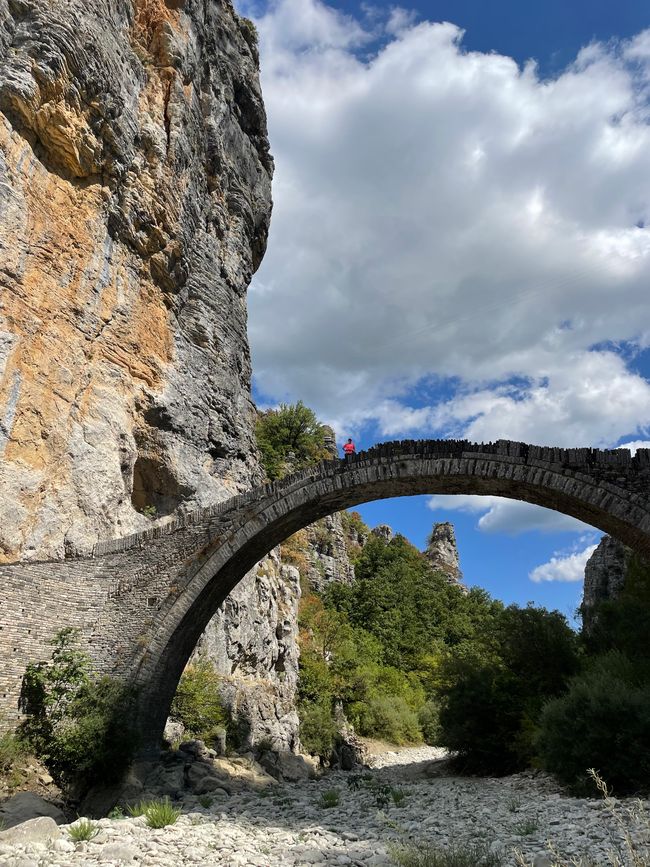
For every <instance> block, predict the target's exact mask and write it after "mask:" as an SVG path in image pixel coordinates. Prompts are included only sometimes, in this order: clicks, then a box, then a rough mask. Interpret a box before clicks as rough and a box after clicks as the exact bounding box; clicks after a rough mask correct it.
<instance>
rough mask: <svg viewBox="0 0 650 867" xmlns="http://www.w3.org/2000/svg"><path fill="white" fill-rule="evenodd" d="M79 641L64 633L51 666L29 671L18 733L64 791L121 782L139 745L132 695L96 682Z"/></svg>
mask: <svg viewBox="0 0 650 867" xmlns="http://www.w3.org/2000/svg"><path fill="white" fill-rule="evenodd" d="M77 635H78V633H77V630H74V629H70V628H66V629H62V630H61V631H60V632H58V633H57V635H56V636H55V637H54V638H53V639H52V641H51V644H52V646H53V647H54V650H53V652H52V658H51V660H50V661H49V662H38V663H30V664H29V665H28V666H27V670H26V672H25V677H24V679H23V689H22V694H21V708H22V710H23V711H24V713H25V714H26V719H25V720H24V721H23V722H22V723H21V725H20V728H19V733H20V736H21V737H22V738H24V740H25V741H26V742H27V744H28V745H29V746H30V747H31V749H32V750H33V751H34V753H35V754H36V756H38V758H40V759H41V760H42V761H43V762H44V763H45V764H46V766H47V768H48V770H49V771H50V773H51V774H52V776H53V777H54V778H55V779H56V780H57V782H58V783H59V784H60V785H66V784H68V783H71V782H75V783H76V784H77V785H80V786H82V787H83V786H85V785H89V784H90V783H98V782H101V783H110V782H114V781H116V780H117V779H119V777H120V776H121V774H122V773H123V771H124V770H125V769H126V768H127V767H128V765H129V764H130V762H131V759H132V756H133V753H134V751H135V747H136V745H137V744H136V740H135V736H134V732H133V730H132V729H131V728H130V726H129V724H128V721H129V719H130V718H131V714H130V712H129V711H130V707H131V705H132V703H133V700H134V693H133V691H132V690H131V689H129V688H128V687H126V686H125V685H124V684H122V683H120V682H118V681H115V680H112V679H111V678H109V677H101V678H96V677H95V676H94V675H93V673H92V671H91V667H90V660H89V658H88V657H87V655H86V654H85V653H83V652H82V651H81V650H79V648H78V647H77V646H76V643H77Z"/></svg>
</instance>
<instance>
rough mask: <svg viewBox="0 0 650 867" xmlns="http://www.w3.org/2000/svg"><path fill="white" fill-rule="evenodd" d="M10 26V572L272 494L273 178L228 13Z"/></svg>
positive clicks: (3, 243) (40, 18)
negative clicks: (251, 319) (266, 349)
mask: <svg viewBox="0 0 650 867" xmlns="http://www.w3.org/2000/svg"><path fill="white" fill-rule="evenodd" d="M0 22H1V24H2V26H0V263H1V264H0V452H1V457H2V463H1V465H0V490H1V491H2V497H1V498H0V559H1V560H4V561H12V560H15V559H19V558H20V559H29V558H38V559H42V558H60V557H63V556H64V555H65V554H71V553H76V552H87V551H88V550H89V549H90V548H91V546H92V545H93V543H94V542H95V541H97V540H98V539H100V538H107V537H110V536H121V535H124V534H125V533H128V532H130V531H132V530H135V529H141V528H143V527H144V526H146V525H147V523H148V522H149V521H151V520H152V519H155V518H156V517H159V516H162V515H165V514H169V513H171V512H173V511H176V510H178V509H181V510H183V509H188V508H191V507H194V506H197V505H205V504H208V503H211V502H214V501H215V500H217V499H220V498H224V497H227V496H230V495H231V494H233V493H236V492H238V491H240V490H242V489H244V488H246V487H248V486H249V484H250V483H251V482H253V481H258V480H259V475H258V473H257V469H256V462H255V456H254V444H253V434H252V431H253V422H254V413H253V407H252V404H251V400H250V392H249V383H250V359H249V351H248V343H247V338H246V300H245V291H246V288H247V285H248V282H249V281H250V278H251V275H252V273H253V271H254V269H255V268H256V267H257V265H258V264H259V261H260V259H261V256H262V255H263V252H264V249H265V244H266V236H267V229H268V221H269V214H270V207H271V205H270V175H271V171H272V161H271V158H270V157H269V152H268V142H267V138H266V123H265V116H264V109H263V105H262V101H261V96H260V91H259V85H258V75H257V49H256V45H255V41H254V34H253V33H252V30H251V28H250V26H249V24H248V23H247V22H245V21H243V20H240V19H238V17H237V16H236V14H235V13H234V11H233V8H232V6H231V4H230V2H228V0H210V2H207V3H203V2H200V3H199V2H198V0H187V2H176V3H172V2H169V3H168V4H165V3H163V2H162V0H136V2H135V3H133V2H132V0H111V2H109V0H65V2H63V0H47V2H46V0H11V2H9V0H0ZM143 512H144V514H142V513H143Z"/></svg>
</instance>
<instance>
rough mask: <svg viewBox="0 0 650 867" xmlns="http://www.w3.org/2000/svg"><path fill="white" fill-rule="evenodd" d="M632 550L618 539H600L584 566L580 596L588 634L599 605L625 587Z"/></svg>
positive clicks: (612, 597)
mask: <svg viewBox="0 0 650 867" xmlns="http://www.w3.org/2000/svg"><path fill="white" fill-rule="evenodd" d="M631 553H632V552H631V551H630V549H629V548H627V547H626V546H625V545H624V544H623V543H622V542H619V541H618V539H613V538H612V537H611V536H603V538H602V539H601V540H600V543H599V544H598V547H597V548H596V550H595V551H594V553H593V554H592V555H591V557H590V558H589V559H588V560H587V563H586V564H585V584H584V592H583V597H582V605H581V612H582V625H583V629H584V630H585V632H589V630H590V629H591V627H592V626H593V624H594V618H595V617H596V616H597V608H598V605H599V603H601V602H605V601H607V600H609V599H616V598H617V597H618V596H619V595H620V593H621V591H622V589H623V586H624V584H625V574H626V572H627V568H628V565H629V561H630V557H631Z"/></svg>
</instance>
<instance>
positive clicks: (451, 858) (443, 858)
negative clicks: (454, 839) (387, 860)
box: [390, 843, 503, 867]
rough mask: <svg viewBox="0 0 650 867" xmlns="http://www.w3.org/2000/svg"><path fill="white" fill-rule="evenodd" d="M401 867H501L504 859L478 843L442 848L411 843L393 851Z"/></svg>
mask: <svg viewBox="0 0 650 867" xmlns="http://www.w3.org/2000/svg"><path fill="white" fill-rule="evenodd" d="M390 854H391V857H392V859H393V861H394V863H395V864H397V865H399V867H500V865H501V864H502V863H503V858H502V857H501V856H500V855H498V854H496V853H494V852H490V848H489V846H487V845H485V844H482V843H477V844H469V845H459V846H450V847H448V848H442V847H440V846H436V845H434V844H432V843H419V844H418V843H410V844H408V845H407V846H399V847H396V848H394V849H393V850H392V851H391V853H390Z"/></svg>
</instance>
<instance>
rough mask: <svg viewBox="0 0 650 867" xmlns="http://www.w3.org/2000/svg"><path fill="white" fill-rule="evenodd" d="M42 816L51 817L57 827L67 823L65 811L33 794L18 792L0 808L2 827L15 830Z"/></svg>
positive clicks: (0, 824) (0, 823)
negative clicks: (24, 823)
mask: <svg viewBox="0 0 650 867" xmlns="http://www.w3.org/2000/svg"><path fill="white" fill-rule="evenodd" d="M41 816H49V817H50V818H51V819H53V820H54V822H55V823H56V824H57V825H61V824H63V823H64V822H67V819H66V817H65V815H64V813H63V811H62V810H61V809H59V807H57V806H55V805H54V804H50V803H49V801H46V800H44V799H43V798H41V797H40V795H35V794H34V793H33V792H18V794H16V795H14V796H13V797H12V798H9V800H8V801H5V802H4V804H2V805H1V806H0V827H1V826H4V827H5V828H13V827H14V826H15V825H20V824H21V822H26V821H27V820H28V819H36V818H39V817H41Z"/></svg>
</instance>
